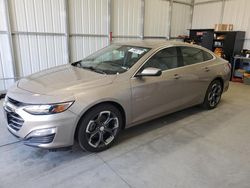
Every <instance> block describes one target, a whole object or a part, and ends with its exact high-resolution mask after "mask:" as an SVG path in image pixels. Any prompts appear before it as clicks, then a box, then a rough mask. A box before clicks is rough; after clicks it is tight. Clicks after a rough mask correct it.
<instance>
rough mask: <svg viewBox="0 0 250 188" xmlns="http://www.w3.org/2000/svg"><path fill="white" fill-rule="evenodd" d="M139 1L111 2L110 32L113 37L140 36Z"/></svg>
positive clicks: (121, 0) (122, 0)
mask: <svg viewBox="0 0 250 188" xmlns="http://www.w3.org/2000/svg"><path fill="white" fill-rule="evenodd" d="M141 3H142V1H141V0H113V1H112V10H111V31H112V32H113V36H114V37H119V36H120V37H124V36H126V37H127V36H131V37H135V36H138V37H139V36H140V33H141V30H140V24H141Z"/></svg>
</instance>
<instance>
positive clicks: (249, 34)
mask: <svg viewBox="0 0 250 188" xmlns="http://www.w3.org/2000/svg"><path fill="white" fill-rule="evenodd" d="M249 10H250V1H249V0H231V1H226V2H225V9H224V14H223V19H222V22H223V23H232V24H234V30H241V31H246V37H245V38H246V39H247V40H245V44H244V48H247V49H250V13H249Z"/></svg>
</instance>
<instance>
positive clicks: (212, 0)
mask: <svg viewBox="0 0 250 188" xmlns="http://www.w3.org/2000/svg"><path fill="white" fill-rule="evenodd" d="M221 1H223V0H211V1H204V2H197V3H195V4H194V5H204V4H210V3H218V2H221Z"/></svg>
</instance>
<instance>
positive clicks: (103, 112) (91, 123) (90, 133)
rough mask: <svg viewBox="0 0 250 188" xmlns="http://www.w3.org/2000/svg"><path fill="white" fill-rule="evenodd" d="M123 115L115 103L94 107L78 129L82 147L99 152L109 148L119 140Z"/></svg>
mask: <svg viewBox="0 0 250 188" xmlns="http://www.w3.org/2000/svg"><path fill="white" fill-rule="evenodd" d="M121 125H122V115H121V113H120V111H119V110H118V109H117V108H115V107H114V106H113V105H109V104H104V105H99V106H96V107H94V108H92V109H91V110H90V111H89V112H87V114H86V115H84V117H83V118H82V120H81V122H80V125H79V126H80V127H79V129H78V142H79V145H80V147H81V148H82V149H84V150H87V151H90V152H99V151H103V150H106V149H108V148H109V147H111V146H112V144H113V143H114V142H115V141H116V140H117V137H118V134H119V132H120V130H121V127H122V126H121Z"/></svg>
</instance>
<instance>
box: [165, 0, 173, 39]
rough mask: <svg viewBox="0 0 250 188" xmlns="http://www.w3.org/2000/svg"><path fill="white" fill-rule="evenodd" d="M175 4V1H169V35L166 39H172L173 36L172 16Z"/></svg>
mask: <svg viewBox="0 0 250 188" xmlns="http://www.w3.org/2000/svg"><path fill="white" fill-rule="evenodd" d="M173 4H174V1H173V0H170V1H169V12H168V14H169V15H168V24H167V26H168V35H167V36H166V39H168V40H169V39H170V38H171V32H172V30H171V26H172V17H173Z"/></svg>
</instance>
